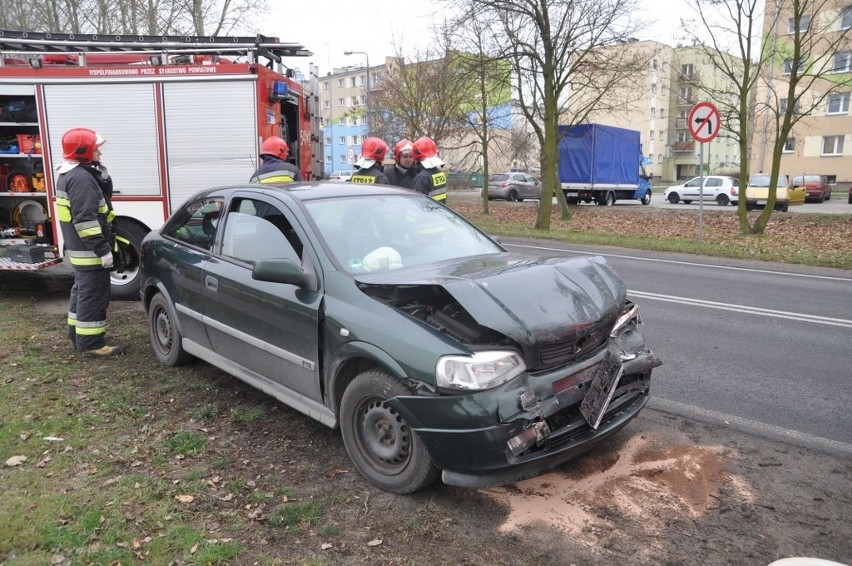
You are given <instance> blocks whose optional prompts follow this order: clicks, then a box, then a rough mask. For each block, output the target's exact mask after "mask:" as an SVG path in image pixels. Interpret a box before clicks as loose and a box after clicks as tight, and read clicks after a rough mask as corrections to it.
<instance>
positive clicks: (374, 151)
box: [361, 138, 388, 163]
mask: <svg viewBox="0 0 852 566" xmlns="http://www.w3.org/2000/svg"><path fill="white" fill-rule="evenodd" d="M387 152H388V144H386V143H385V142H383V141H382V140H380V139H379V138H367V139H365V140H364V143H363V144H361V158H362V159H372V160H373V161H378V162H379V163H381V162H382V161H384V160H385V153H387Z"/></svg>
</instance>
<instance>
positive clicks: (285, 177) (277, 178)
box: [249, 136, 302, 184]
mask: <svg viewBox="0 0 852 566" xmlns="http://www.w3.org/2000/svg"><path fill="white" fill-rule="evenodd" d="M289 155H290V148H289V147H287V142H285V141H284V140H283V139H281V138H279V137H277V136H272V137H269V138H266V139H265V140H263V145H261V146H260V160H261V163H260V167H258V168H257V171H255V172H254V175H252V176H251V179H249V181H250V182H252V183H263V184H266V183H293V182H295V181H301V180H302V175H301V174H299V169H298V168H297V167H296V166H295V165H293V164H292V163H288V162H287V157H288V156H289Z"/></svg>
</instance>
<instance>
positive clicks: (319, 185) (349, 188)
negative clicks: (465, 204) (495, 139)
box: [192, 181, 419, 201]
mask: <svg viewBox="0 0 852 566" xmlns="http://www.w3.org/2000/svg"><path fill="white" fill-rule="evenodd" d="M238 191H250V192H254V193H256V194H265V195H270V196H279V195H282V194H286V195H287V196H289V197H290V198H292V199H294V200H299V201H309V200H317V199H324V198H339V197H346V196H368V195H409V196H410V195H412V194H419V193H414V192H413V191H411V190H410V189H402V188H398V187H391V186H390V185H367V184H358V183H345V182H342V181H313V182H301V183H268V184H265V185H260V184H253V183H245V184H242V185H228V186H219V187H212V188H209V189H205V190H203V191H200V192H198V193H196V194H195V195H194V196H193V197H192V198H193V199H197V198H203V197H205V196H214V195H218V196H222V197H225V198H227V197H228V196H230V195H231V194H232V193H235V192H238Z"/></svg>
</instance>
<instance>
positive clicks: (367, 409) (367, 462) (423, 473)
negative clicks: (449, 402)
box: [340, 370, 439, 493]
mask: <svg viewBox="0 0 852 566" xmlns="http://www.w3.org/2000/svg"><path fill="white" fill-rule="evenodd" d="M398 395H411V391H410V390H409V389H408V387H406V386H405V385H403V384H402V382H401V381H399V380H398V379H396V378H394V377H392V376H391V375H388V374H387V373H386V372H384V371H381V370H370V371H366V372H364V373H362V374H361V375H359V376H358V377H356V378H355V379H354V380H353V381H352V383H350V384H349V386H348V387H347V388H346V391H345V392H344V393H343V400H342V402H341V404H340V431H341V434H342V436H343V444H344V445H345V446H346V451H347V452H348V453H349V457H350V458H351V459H352V461H353V462H354V463H355V467H356V468H358V471H359V472H360V473H361V475H363V476H364V477H365V478H367V480H369V481H370V483H372V484H373V485H375V486H377V487H380V488H382V489H384V490H387V491H391V492H394V493H412V492H415V491H417V490H419V489H421V488H423V487H426V486H427V485H429V484H430V483H432V482H434V481H435V479H437V477H438V473H439V470H438V468H436V467H435V465H434V464H433V463H432V459H431V458H430V457H429V453H428V452H427V451H426V447H425V446H423V442H422V441H421V440H420V439H419V438H418V437H417V434H416V433H415V432H414V431H413V430H411V427H409V425H408V423H407V422H406V421H405V419H404V418H403V417H402V415H400V414H399V413H397V412H396V411H394V410H393V409H392V408H391V407H390V406H389V405H388V404H387V403H386V401H387V400H388V399H391V398H393V397H396V396H398Z"/></svg>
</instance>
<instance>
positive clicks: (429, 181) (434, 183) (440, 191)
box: [414, 167, 447, 203]
mask: <svg viewBox="0 0 852 566" xmlns="http://www.w3.org/2000/svg"><path fill="white" fill-rule="evenodd" d="M414 190H415V191H417V192H419V193H423V194H424V195H428V196H430V197H432V198H433V199H435V200H436V201H438V202H441V203H446V200H447V174H446V173H445V172H443V171H441V169H440V168H438V167H431V168H429V169H423V170H422V171H420V173H418V174H417V177H415V178H414Z"/></svg>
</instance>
